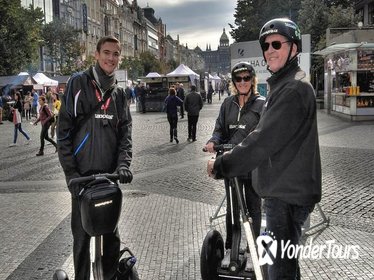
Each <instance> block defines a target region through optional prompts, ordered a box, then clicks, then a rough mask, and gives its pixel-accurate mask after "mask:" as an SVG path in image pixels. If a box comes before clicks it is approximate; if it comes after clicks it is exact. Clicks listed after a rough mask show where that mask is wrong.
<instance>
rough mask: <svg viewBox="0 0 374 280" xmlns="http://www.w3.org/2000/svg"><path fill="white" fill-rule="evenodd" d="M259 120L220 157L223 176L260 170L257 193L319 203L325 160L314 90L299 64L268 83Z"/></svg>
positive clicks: (298, 202) (217, 164) (217, 167)
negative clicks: (242, 138)
mask: <svg viewBox="0 0 374 280" xmlns="http://www.w3.org/2000/svg"><path fill="white" fill-rule="evenodd" d="M268 83H269V86H270V93H269V96H268V97H267V99H266V103H265V105H264V109H263V112H262V114H261V118H260V122H259V124H258V126H257V127H256V129H255V130H254V131H253V132H251V133H250V134H249V135H248V136H247V137H246V138H245V139H244V141H243V142H242V143H241V144H240V145H238V146H236V147H235V148H234V149H233V150H232V151H231V152H228V153H226V154H224V155H222V156H221V157H219V158H217V160H216V161H215V164H214V170H215V172H217V173H218V174H220V173H221V174H222V175H223V176H224V177H235V176H239V175H242V174H246V173H248V172H250V171H251V170H254V169H255V168H256V167H258V185H257V186H254V187H255V190H256V192H257V193H258V194H259V195H260V196H261V197H264V198H278V199H280V200H282V201H285V202H287V203H290V204H295V205H303V206H305V205H313V204H315V203H317V202H319V201H320V199H321V160H320V152H319V143H318V131H317V115H316V114H317V113H316V101H315V95H314V90H313V88H312V86H311V84H310V83H309V82H308V81H307V79H306V75H305V73H304V72H303V71H302V70H301V69H300V68H299V66H298V65H297V61H296V60H295V61H294V62H293V63H291V64H289V65H288V66H286V67H285V68H284V69H283V70H281V71H280V72H278V73H275V74H274V75H273V76H272V77H270V78H269V79H268Z"/></svg>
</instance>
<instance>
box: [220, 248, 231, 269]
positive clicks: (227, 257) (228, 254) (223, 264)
mask: <svg viewBox="0 0 374 280" xmlns="http://www.w3.org/2000/svg"><path fill="white" fill-rule="evenodd" d="M230 257H231V249H227V250H226V252H225V256H224V257H223V259H222V261H221V267H222V268H228V267H229V265H230V259H231V258H230Z"/></svg>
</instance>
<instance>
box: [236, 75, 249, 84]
mask: <svg viewBox="0 0 374 280" xmlns="http://www.w3.org/2000/svg"><path fill="white" fill-rule="evenodd" d="M251 79H252V77H251V76H244V77H240V76H235V77H234V80H235V82H237V83H240V82H241V81H243V80H244V82H249V81H250V80H251Z"/></svg>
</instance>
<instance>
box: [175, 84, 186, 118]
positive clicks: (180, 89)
mask: <svg viewBox="0 0 374 280" xmlns="http://www.w3.org/2000/svg"><path fill="white" fill-rule="evenodd" d="M176 90H177V96H178V97H179V98H180V99H181V100H182V101H183V102H184V97H185V96H184V88H183V84H182V83H180V84H179V83H178V84H177V88H176ZM183 107H184V106H181V107H180V115H181V119H183V118H184V108H183Z"/></svg>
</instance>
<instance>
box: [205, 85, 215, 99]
mask: <svg viewBox="0 0 374 280" xmlns="http://www.w3.org/2000/svg"><path fill="white" fill-rule="evenodd" d="M213 92H214V89H213V85H212V82H209V86H208V94H207V97H206V98H207V101H208V104H212V97H213Z"/></svg>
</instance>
